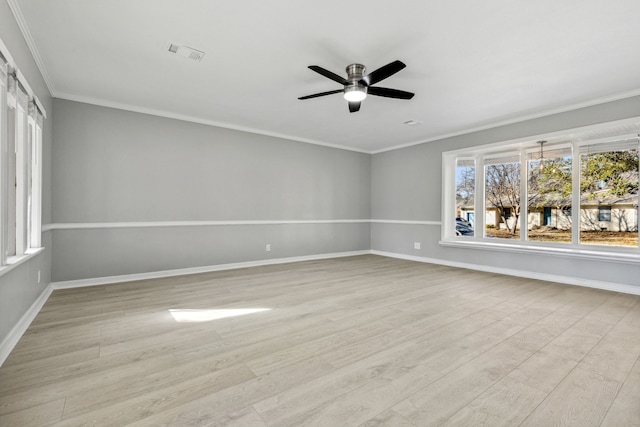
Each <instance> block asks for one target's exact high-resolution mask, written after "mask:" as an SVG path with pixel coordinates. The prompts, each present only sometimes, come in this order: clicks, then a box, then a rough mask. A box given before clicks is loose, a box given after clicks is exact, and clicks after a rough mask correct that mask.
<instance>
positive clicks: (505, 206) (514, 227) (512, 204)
mask: <svg viewBox="0 0 640 427" xmlns="http://www.w3.org/2000/svg"><path fill="white" fill-rule="evenodd" d="M512 160H513V159H512V158H509V159H507V160H506V161H504V162H503V163H499V162H498V161H496V160H495V159H492V160H491V161H490V162H489V163H490V164H485V207H486V212H485V226H486V233H485V234H486V236H487V237H498V238H505V239H514V238H516V239H517V238H520V163H519V162H514V161H512Z"/></svg>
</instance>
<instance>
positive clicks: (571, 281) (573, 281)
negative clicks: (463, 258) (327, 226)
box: [371, 250, 640, 295]
mask: <svg viewBox="0 0 640 427" xmlns="http://www.w3.org/2000/svg"><path fill="white" fill-rule="evenodd" d="M371 253H372V254H374V255H380V256H386V257H389V258H398V259H404V260H408V261H417V262H426V263H429V264H438V265H446V266H448V267H456V268H466V269H469V270H476V271H484V272H487V273H497V274H504V275H507V276H515V277H523V278H526V279H536V280H545V281H547V282H556V283H562V284H566V285H574V286H584V287H587V288H595V289H602V290H605V291H613V292H622V293H625V294H631V295H640V286H633V285H625V284H621V283H612V282H603V281H600V280H590V279H580V278H577V277H570V276H559V275H555V274H546V273H535V272H532V271H524V270H515V269H511V268H502V267H492V266H487V265H480V264H471V263H466V262H456V261H447V260H443V259H437V258H427V257H419V256H413V255H405V254H398V253H394V252H384V251H376V250H372V251H371Z"/></svg>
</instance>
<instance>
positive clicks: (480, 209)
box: [473, 155, 487, 237]
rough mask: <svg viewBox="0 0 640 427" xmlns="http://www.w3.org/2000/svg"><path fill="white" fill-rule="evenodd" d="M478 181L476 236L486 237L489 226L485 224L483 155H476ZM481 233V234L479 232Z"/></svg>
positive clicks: (475, 203) (475, 204) (475, 207)
mask: <svg viewBox="0 0 640 427" xmlns="http://www.w3.org/2000/svg"><path fill="white" fill-rule="evenodd" d="M475 179H476V182H475V192H476V194H475V202H474V207H473V209H474V211H475V217H474V218H475V221H476V222H475V225H474V229H475V232H474V236H475V237H485V234H486V229H487V226H486V224H485V215H486V206H485V196H484V187H485V186H484V181H485V176H484V158H483V156H481V155H477V156H476V178H475ZM478 233H480V234H478Z"/></svg>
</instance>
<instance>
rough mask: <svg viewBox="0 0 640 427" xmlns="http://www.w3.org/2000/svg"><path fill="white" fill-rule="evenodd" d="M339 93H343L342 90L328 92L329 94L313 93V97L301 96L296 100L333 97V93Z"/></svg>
mask: <svg viewBox="0 0 640 427" xmlns="http://www.w3.org/2000/svg"><path fill="white" fill-rule="evenodd" d="M340 92H344V89H336V90H330V91H329V92H320V93H314V94H313V95H307V96H301V97H300V98H298V99H310V98H317V97H319V96H325V95H333V94H334V93H340Z"/></svg>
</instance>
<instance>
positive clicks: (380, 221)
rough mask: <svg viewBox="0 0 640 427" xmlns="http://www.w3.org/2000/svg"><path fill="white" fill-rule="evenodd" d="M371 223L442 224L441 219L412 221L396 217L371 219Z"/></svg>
mask: <svg viewBox="0 0 640 427" xmlns="http://www.w3.org/2000/svg"><path fill="white" fill-rule="evenodd" d="M370 222H371V223H372V224H408V225H438V226H440V225H442V221H412V220H396V219H372V220H370Z"/></svg>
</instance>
